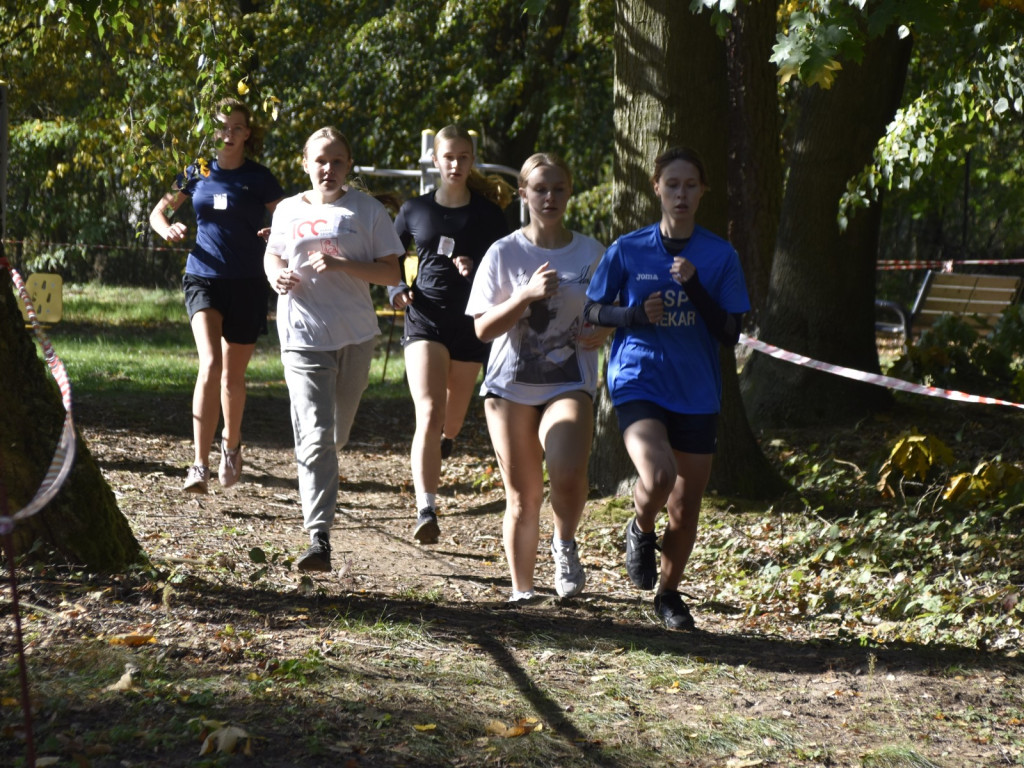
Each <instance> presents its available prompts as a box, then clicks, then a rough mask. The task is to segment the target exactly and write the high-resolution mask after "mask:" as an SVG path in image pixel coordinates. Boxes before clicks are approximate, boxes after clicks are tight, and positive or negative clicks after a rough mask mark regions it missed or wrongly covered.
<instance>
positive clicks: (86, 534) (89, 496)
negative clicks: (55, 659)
mask: <svg viewBox="0 0 1024 768" xmlns="http://www.w3.org/2000/svg"><path fill="white" fill-rule="evenodd" d="M2 254H3V247H2V245H0V255H2ZM8 278H9V276H8V274H7V271H6V270H0V279H2V280H3V282H4V283H6V284H8V285H9V283H10V280H9V279H8ZM8 285H5V286H4V287H0V369H2V370H3V371H4V375H3V382H4V385H3V392H4V395H3V407H0V516H9V515H12V514H14V513H15V512H17V511H18V510H19V509H21V508H22V507H23V506H25V505H26V504H27V503H28V502H29V501H30V500H31V498H32V497H33V496H34V495H35V493H36V490H37V489H38V488H39V486H40V483H41V482H42V480H43V477H44V475H45V474H46V470H47V467H49V465H50V459H51V457H52V456H53V452H54V448H55V446H56V445H57V440H58V438H59V437H60V434H61V426H62V424H63V422H64V415H65V412H64V408H63V406H62V404H61V399H60V393H59V391H58V389H57V386H56V384H55V383H54V380H53V378H52V377H51V376H50V374H49V372H48V371H47V368H46V366H45V364H44V363H43V362H42V361H40V359H39V358H38V357H37V355H36V350H35V347H34V346H33V343H32V340H31V338H30V336H29V334H28V333H27V332H26V331H25V328H24V323H23V321H22V318H21V313H20V312H19V310H18V305H17V299H16V297H15V295H14V292H13V291H12V290H11V289H10V288H9V287H8ZM10 541H11V543H12V545H13V549H14V553H15V554H22V553H24V552H27V551H28V550H29V549H31V548H32V547H33V546H34V545H35V544H36V543H41V544H43V551H44V553H45V554H43V555H42V556H44V557H46V556H49V553H50V552H52V551H54V550H55V551H56V552H57V553H58V554H59V555H60V556H61V557H62V558H63V559H65V560H67V561H70V562H72V563H75V564H77V565H84V566H86V567H87V568H89V569H91V570H96V571H108V572H109V571H117V570H121V569H123V568H124V567H125V566H127V565H129V564H131V563H134V562H138V561H139V560H140V558H141V555H142V552H141V550H140V548H139V543H138V542H137V541H136V539H135V536H134V534H133V533H132V530H131V527H130V526H129V525H128V521H127V520H126V519H125V517H124V515H122V514H121V512H120V510H118V508H117V502H116V500H115V499H114V493H113V491H111V490H110V486H109V485H107V483H106V481H105V480H104V479H103V476H102V475H101V474H100V470H99V467H97V466H96V462H95V461H93V459H92V456H91V455H90V453H89V449H88V447H87V446H86V444H85V442H84V441H83V440H82V439H81V438H80V437H79V438H78V439H77V446H76V457H75V463H74V466H73V468H72V470H71V474H70V475H68V477H67V480H66V481H65V483H64V486H63V488H62V489H61V491H60V492H59V493H58V494H57V495H56V497H55V498H54V499H53V501H51V502H50V504H49V505H48V506H46V507H45V508H43V510H42V511H40V512H39V513H37V514H35V515H33V516H31V517H28V518H25V519H24V520H21V521H19V522H18V523H17V524H16V525H15V526H14V531H13V533H12V535H11V538H10ZM3 544H4V548H5V549H6V545H7V540H6V539H5V540H4V541H3Z"/></svg>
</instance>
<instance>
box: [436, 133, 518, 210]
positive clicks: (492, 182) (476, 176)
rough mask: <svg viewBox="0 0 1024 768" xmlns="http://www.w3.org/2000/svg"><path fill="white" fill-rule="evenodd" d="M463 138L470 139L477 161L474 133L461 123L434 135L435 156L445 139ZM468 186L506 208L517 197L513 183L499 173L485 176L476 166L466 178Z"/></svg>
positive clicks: (463, 139) (500, 206)
mask: <svg viewBox="0 0 1024 768" xmlns="http://www.w3.org/2000/svg"><path fill="white" fill-rule="evenodd" d="M457 139H461V140H462V141H468V142H469V145H470V146H471V147H472V148H473V160H474V162H475V161H476V145H475V144H474V143H473V134H471V133H470V132H469V131H468V130H466V129H465V128H463V127H462V126H461V125H456V124H454V123H453V124H452V125H446V126H445V127H444V128H442V129H441V130H440V131H438V132H437V133H436V134H435V135H434V156H435V157H436V156H437V149H438V147H439V146H440V145H441V142H443V141H454V140H457ZM466 186H467V187H468V188H469V190H470V191H471V192H476V193H477V194H478V195H483V196H484V197H485V198H487V199H488V200H490V201H491V202H492V203H494V204H495V205H497V206H498V207H499V208H506V207H507V206H508V205H509V204H510V203H511V202H512V201H513V200H515V198H516V190H514V189H513V188H512V185H511V184H509V183H508V182H507V181H505V180H504V179H503V178H501V177H500V176H498V175H497V174H493V173H492V174H490V175H488V176H484V174H482V173H480V171H479V170H477V169H476V167H474V168H472V169H471V170H470V172H469V177H468V178H467V179H466Z"/></svg>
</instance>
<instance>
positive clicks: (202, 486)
mask: <svg viewBox="0 0 1024 768" xmlns="http://www.w3.org/2000/svg"><path fill="white" fill-rule="evenodd" d="M209 482H210V468H209V467H204V466H203V465H202V464H193V465H192V466H191V467H189V468H188V474H187V475H186V476H185V485H184V486H182V490H183V491H188V492H189V493H206V489H207V485H208V484H209Z"/></svg>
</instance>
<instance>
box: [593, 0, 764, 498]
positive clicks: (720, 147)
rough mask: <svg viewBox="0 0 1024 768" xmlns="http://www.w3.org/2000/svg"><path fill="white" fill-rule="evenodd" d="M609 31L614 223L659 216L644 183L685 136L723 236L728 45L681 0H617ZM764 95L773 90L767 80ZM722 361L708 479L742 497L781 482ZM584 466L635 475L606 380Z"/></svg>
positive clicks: (628, 225) (625, 483)
mask: <svg viewBox="0 0 1024 768" xmlns="http://www.w3.org/2000/svg"><path fill="white" fill-rule="evenodd" d="M755 5H757V4H755ZM771 28H772V29H774V19H772V27H771ZM615 31H616V33H615V96H614V98H615V147H616V152H615V158H614V163H615V166H614V186H613V194H612V210H613V220H614V230H615V231H616V232H627V231H630V230H633V229H636V228H638V227H640V226H642V225H644V224H647V223H649V222H651V221H655V220H657V218H658V217H659V214H660V212H659V209H658V206H657V202H656V200H655V197H654V193H653V190H652V188H651V183H650V173H651V169H652V167H653V161H654V158H655V157H656V156H657V154H658V153H659V152H661V151H662V150H664V149H667V148H668V147H670V146H673V145H677V144H685V145H689V146H692V147H694V148H695V149H697V150H698V151H699V152H700V153H701V155H702V156H703V157H704V161H705V164H706V165H707V171H708V175H709V177H710V179H711V186H712V189H711V190H710V191H709V192H708V193H707V194H705V195H704V197H703V199H702V200H701V209H700V213H699V219H700V221H701V223H702V225H703V226H705V227H707V228H708V229H710V230H711V231H714V232H719V233H722V234H725V233H726V232H728V230H729V202H728V195H727V194H726V186H727V183H726V178H727V175H728V174H727V168H728V165H729V136H728V134H727V133H726V132H725V131H723V130H722V127H721V126H723V125H727V124H729V102H728V95H729V82H728V79H727V68H726V51H725V43H724V42H723V41H722V40H721V39H720V38H719V37H718V35H717V34H716V33H715V31H714V29H713V28H712V26H711V24H710V23H709V20H708V17H707V15H705V14H699V15H692V14H691V13H690V11H689V8H688V4H686V3H681V2H678V1H677V0H653V1H648V2H618V3H616V19H615ZM765 61H767V58H766V59H765ZM771 94H772V96H773V97H774V94H775V86H774V82H772V88H771ZM775 108H776V107H775V106H774V105H773V107H772V109H775ZM771 140H772V141H775V137H774V136H773V137H771ZM716 180H718V182H717V186H716ZM777 194H778V193H777ZM743 255H744V254H743V252H742V251H741V252H740V256H741V258H742V257H743ZM723 359H724V360H726V364H725V368H724V369H723V395H724V397H723V402H722V406H723V412H722V418H721V421H720V427H719V457H718V458H717V459H716V464H717V465H718V466H717V467H716V469H715V470H714V471H713V477H712V483H711V486H710V487H711V488H713V489H715V490H718V491H720V492H722V493H742V494H743V495H749V496H764V495H769V494H775V493H777V492H778V491H779V490H780V488H781V487H784V486H783V485H782V483H781V481H780V479H779V478H778V475H777V474H776V473H775V471H774V470H773V469H772V467H771V466H770V464H769V463H768V461H767V460H766V459H765V457H764V455H763V453H762V452H761V450H760V448H759V446H758V445H757V442H756V440H755V439H754V435H753V433H752V432H751V430H750V427H749V425H748V423H747V419H746V415H745V413H744V411H743V403H742V401H741V399H740V397H739V386H738V380H737V379H736V373H735V371H736V367H735V366H736V363H735V359H734V357H733V355H732V351H731V350H730V351H729V352H728V354H727V355H723ZM613 438H614V439H613ZM726 454H728V456H727V455H726ZM590 469H591V477H593V478H595V480H596V483H597V485H598V488H599V489H600V490H601V491H603V492H605V493H616V492H618V493H621V492H622V491H623V490H624V489H625V488H628V487H629V486H630V485H631V484H632V482H633V481H634V479H635V474H634V470H633V466H632V463H631V462H630V461H629V459H628V457H627V456H626V453H625V448H624V447H623V446H622V439H621V437H620V436H619V434H618V430H617V428H616V424H615V414H614V410H613V409H612V408H611V404H610V402H609V397H608V393H607V390H606V388H605V387H604V386H602V388H601V391H600V392H599V393H598V410H597V425H596V428H595V441H594V449H593V451H592V455H591V465H590Z"/></svg>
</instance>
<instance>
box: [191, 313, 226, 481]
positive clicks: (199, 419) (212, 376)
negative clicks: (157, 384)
mask: <svg viewBox="0 0 1024 768" xmlns="http://www.w3.org/2000/svg"><path fill="white" fill-rule="evenodd" d="M223 320H224V318H223V317H221V314H220V312H217V311H216V310H213V309H203V310H200V311H199V312H196V313H195V314H194V315H193V316H192V336H193V337H194V338H195V341H196V350H197V351H198V352H199V370H198V372H197V373H196V386H195V389H194V390H193V392H192V441H193V451H194V454H195V455H194V457H193V463H194V464H199V465H201V466H204V467H205V466H207V465H208V464H209V462H210V444H211V443H212V442H213V436H214V434H215V433H216V431H217V421H218V420H219V416H220V398H219V396H218V395H219V390H220V380H221V371H222V369H223V357H222V351H221V328H222V325H223Z"/></svg>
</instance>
